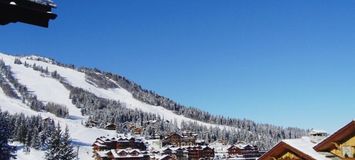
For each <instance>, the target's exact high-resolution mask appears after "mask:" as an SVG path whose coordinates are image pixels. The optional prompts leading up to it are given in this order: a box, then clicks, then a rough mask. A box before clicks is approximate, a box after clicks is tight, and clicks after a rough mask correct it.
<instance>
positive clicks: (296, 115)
mask: <svg viewBox="0 0 355 160" xmlns="http://www.w3.org/2000/svg"><path fill="white" fill-rule="evenodd" d="M56 2H57V4H58V8H57V9H55V11H54V12H56V13H57V14H58V18H57V19H56V20H55V21H52V22H51V23H50V28H49V29H44V28H40V27H35V26H30V25H26V24H21V23H17V24H10V25H7V26H1V27H0V35H1V36H0V37H1V38H0V51H2V52H7V53H12V54H39V55H44V56H48V57H52V58H55V59H57V60H59V61H62V62H64V63H71V64H76V65H77V66H90V67H97V68H100V69H102V70H105V71H111V72H115V73H119V74H121V75H124V76H126V77H128V78H129V79H131V80H134V81H135V82H137V83H139V84H141V85H142V86H143V87H145V88H148V89H152V90H154V91H156V92H157V93H159V94H161V95H164V96H167V97H169V98H172V99H174V100H176V101H177V102H179V103H182V104H185V105H189V106H195V107H198V108H201V109H203V110H207V111H209V112H212V113H214V114H220V115H225V116H230V117H237V118H247V119H251V120H255V121H257V122H263V123H272V124H276V125H282V126H295V127H302V128H317V129H325V130H328V131H330V132H332V131H334V130H336V129H338V128H339V127H341V126H342V125H344V124H345V123H347V122H349V121H350V120H351V119H353V118H355V117H354V115H355V72H354V71H355V45H354V44H355V27H354V26H355V10H354V6H355V1H352V0H344V1H334V0H319V1H317V0H311V1H310V0H297V1H296V0H290V1H284V0H269V1H265V0H253V1H249V0H244V1H242V0H225V1H217V0H214V1H211V0H195V1H191V0H178V1H177V0H176V1H173V0H161V1H155V0H154V1H145V0H141V1H138V0H120V1H117V0H111V1H105V2H101V1H100V2H99V1H82V0H75V1H69V0H62V1H58V0H57V1H56Z"/></svg>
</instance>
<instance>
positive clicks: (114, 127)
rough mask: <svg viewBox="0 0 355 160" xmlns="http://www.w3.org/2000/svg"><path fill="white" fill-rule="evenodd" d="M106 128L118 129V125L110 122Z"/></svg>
mask: <svg viewBox="0 0 355 160" xmlns="http://www.w3.org/2000/svg"><path fill="white" fill-rule="evenodd" d="M105 129H107V130H116V125H115V124H113V123H109V124H107V125H106V126H105Z"/></svg>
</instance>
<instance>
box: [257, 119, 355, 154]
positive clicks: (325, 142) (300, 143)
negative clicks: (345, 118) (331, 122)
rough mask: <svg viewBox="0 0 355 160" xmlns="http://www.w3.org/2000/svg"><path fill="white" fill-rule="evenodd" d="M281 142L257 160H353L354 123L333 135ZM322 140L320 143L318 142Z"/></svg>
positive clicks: (354, 151) (314, 134)
mask: <svg viewBox="0 0 355 160" xmlns="http://www.w3.org/2000/svg"><path fill="white" fill-rule="evenodd" d="M325 135H326V134H324V133H313V134H312V133H311V135H310V136H309V137H302V138H300V139H287V140H282V141H281V142H280V143H278V144H277V145H275V146H274V147H273V148H272V149H271V150H270V151H268V152H267V153H265V154H264V155H262V156H261V157H260V158H259V160H355V121H354V120H353V121H352V122H350V123H349V124H347V125H346V126H344V127H343V128H341V129H339V130H338V131H336V132H335V133H334V134H332V135H330V136H328V137H326V138H325V137H324V136H325ZM320 139H322V140H321V141H319V140H320Z"/></svg>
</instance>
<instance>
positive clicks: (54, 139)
mask: <svg viewBox="0 0 355 160" xmlns="http://www.w3.org/2000/svg"><path fill="white" fill-rule="evenodd" d="M61 132H62V131H61V129H60V125H59V124H58V125H57V127H56V129H55V131H54V132H53V133H52V136H51V137H50V138H49V140H48V149H47V151H46V155H45V159H46V160H60V157H59V156H60V155H59V151H60V145H61V144H60V143H61Z"/></svg>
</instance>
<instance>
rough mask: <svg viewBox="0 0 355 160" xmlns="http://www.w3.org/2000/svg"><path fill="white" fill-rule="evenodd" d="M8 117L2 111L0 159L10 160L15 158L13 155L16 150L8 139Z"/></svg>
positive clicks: (0, 116)
mask: <svg viewBox="0 0 355 160" xmlns="http://www.w3.org/2000/svg"><path fill="white" fill-rule="evenodd" d="M5 116H6V115H4V114H2V113H1V110H0V159H1V160H9V159H10V158H13V157H14V155H13V154H12V153H13V152H14V151H15V150H14V148H13V147H11V146H9V144H8V139H9V137H10V133H11V132H10V130H9V122H8V119H6V117H5Z"/></svg>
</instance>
